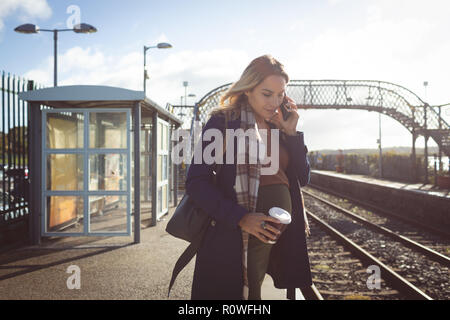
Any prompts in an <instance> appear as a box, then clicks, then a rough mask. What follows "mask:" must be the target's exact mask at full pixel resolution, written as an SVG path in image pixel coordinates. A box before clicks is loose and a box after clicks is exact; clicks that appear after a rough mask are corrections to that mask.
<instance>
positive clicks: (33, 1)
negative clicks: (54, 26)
mask: <svg viewBox="0 0 450 320" xmlns="http://www.w3.org/2000/svg"><path fill="white" fill-rule="evenodd" d="M12 14H18V15H19V19H20V20H21V21H23V22H27V20H33V19H48V18H49V17H50V16H51V15H52V9H51V8H50V6H49V5H48V3H47V1H46V0H1V1H0V31H2V29H3V27H4V23H3V20H4V19H5V18H6V17H8V16H10V15H12Z"/></svg>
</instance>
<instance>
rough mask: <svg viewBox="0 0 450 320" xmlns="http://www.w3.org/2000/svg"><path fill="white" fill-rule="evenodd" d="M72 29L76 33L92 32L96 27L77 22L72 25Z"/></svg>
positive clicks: (95, 30)
mask: <svg viewBox="0 0 450 320" xmlns="http://www.w3.org/2000/svg"><path fill="white" fill-rule="evenodd" d="M73 31H74V32H76V33H94V32H97V29H96V28H95V27H94V26H91V25H90V24H87V23H78V24H76V25H75V26H74V27H73Z"/></svg>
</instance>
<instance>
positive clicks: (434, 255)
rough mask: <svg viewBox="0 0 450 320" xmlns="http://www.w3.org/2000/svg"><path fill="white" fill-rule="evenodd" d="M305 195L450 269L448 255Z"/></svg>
mask: <svg viewBox="0 0 450 320" xmlns="http://www.w3.org/2000/svg"><path fill="white" fill-rule="evenodd" d="M302 191H303V193H305V194H307V195H309V196H311V197H313V198H315V199H317V200H319V201H321V202H323V203H325V204H327V205H328V206H330V207H332V208H333V209H335V210H338V211H339V212H342V213H344V214H345V215H347V216H349V217H351V218H352V219H355V220H357V221H359V222H361V223H362V224H363V225H365V226H367V227H369V228H370V229H372V230H375V231H378V232H380V233H383V234H385V235H387V236H389V237H391V238H392V239H394V240H396V241H398V242H401V243H403V244H404V245H405V246H407V247H408V248H411V249H414V250H416V251H419V252H420V253H422V254H424V255H425V256H427V257H428V258H430V259H432V260H434V261H437V262H439V263H442V264H443V265H445V266H446V267H450V257H447V256H446V255H443V254H441V253H439V252H437V251H435V250H433V249H431V248H428V247H427V246H424V245H423V244H420V243H418V242H416V241H414V240H411V239H409V238H408V237H405V236H402V235H399V234H397V233H395V232H393V231H392V230H390V229H388V228H385V227H382V226H379V225H377V224H375V223H373V222H370V221H369V220H367V219H365V218H363V217H361V216H359V215H357V214H355V213H353V212H351V211H349V210H347V209H344V208H342V207H340V206H338V205H336V204H334V203H332V202H330V201H328V200H325V199H323V198H321V197H319V196H317V195H315V194H312V193H311V192H308V191H306V190H305V189H303V190H302Z"/></svg>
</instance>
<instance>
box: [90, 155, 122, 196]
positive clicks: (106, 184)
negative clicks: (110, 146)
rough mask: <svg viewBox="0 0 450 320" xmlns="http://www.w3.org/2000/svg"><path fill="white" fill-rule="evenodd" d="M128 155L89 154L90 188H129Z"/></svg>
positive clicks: (117, 189)
mask: <svg viewBox="0 0 450 320" xmlns="http://www.w3.org/2000/svg"><path fill="white" fill-rule="evenodd" d="M126 179H127V156H126V155H125V154H110V153H108V154H91V155H90V156H89V190H113V191H114V190H116V191H125V190H127V181H126Z"/></svg>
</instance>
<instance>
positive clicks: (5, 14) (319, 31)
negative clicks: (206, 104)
mask: <svg viewBox="0 0 450 320" xmlns="http://www.w3.org/2000/svg"><path fill="white" fill-rule="evenodd" d="M449 15H450V1H448V0H429V1H422V0H277V1H275V0H272V1H267V0H243V1H235V0H229V1H215V0H210V1H206V0H191V1H181V0H164V1H153V0H147V1H143V0H141V1H140V0H134V1H133V0H129V1H117V0H109V1H106V0H97V1H87V0H86V1H75V0H70V1H65V0H59V1H57V0H33V1H31V0H1V1H0V70H4V71H5V72H9V73H11V74H14V75H17V76H20V77H24V78H26V79H32V80H35V81H36V82H38V83H41V84H43V85H46V86H52V85H53V36H52V34H51V33H49V32H40V33H39V34H32V35H24V34H19V33H16V32H14V31H13V30H14V28H15V27H16V26H18V25H20V24H23V23H33V24H37V25H38V26H39V27H41V28H42V29H54V28H67V27H70V26H71V25H73V23H74V21H79V22H84V23H89V24H91V25H93V26H95V27H96V28H97V29H98V32H96V33H93V34H76V33H73V32H60V33H59V36H58V85H75V84H92V85H108V86H118V87H123V88H127V89H132V90H142V88H143V46H144V45H146V46H154V45H156V44H157V43H159V42H169V43H170V44H172V46H173V48H171V49H164V50H163V49H149V50H148V51H147V66H148V73H149V76H150V79H149V80H147V95H148V96H149V97H150V98H151V99H152V100H154V101H156V102H157V103H158V104H159V105H161V106H165V105H166V103H172V104H180V102H181V96H184V93H185V88H184V87H183V81H188V83H189V86H188V89H187V90H188V92H187V93H188V94H189V93H192V94H195V95H196V97H195V98H188V101H187V102H188V104H193V103H194V102H195V101H198V100H200V99H201V97H203V96H204V95H205V94H207V93H208V92H209V91H210V90H212V89H214V88H216V87H218V86H221V85H223V84H226V83H230V82H234V81H236V80H238V79H239V77H240V75H241V73H242V71H243V70H244V69H245V67H246V66H247V65H248V64H249V63H250V61H251V60H253V59H254V58H256V57H258V56H260V55H263V54H271V55H273V56H274V57H275V58H276V59H278V60H279V61H280V62H281V63H283V64H284V66H285V68H286V71H287V73H288V74H289V76H290V78H291V79H298V80H320V79H340V80H381V81H387V82H392V83H395V84H398V85H401V86H404V87H406V88H408V89H410V90H411V91H413V92H414V93H416V94H417V95H418V96H419V97H421V98H422V99H424V100H425V101H427V102H428V103H429V104H430V105H439V104H445V103H450V90H449V89H450V88H449V84H450V59H449V57H450V41H449V40H448V39H449V37H448V31H449V30H450V19H448V16H449ZM424 81H428V86H427V88H426V89H425V87H424V85H423V83H424ZM299 114H300V121H299V124H298V127H297V129H298V130H300V131H303V132H304V135H305V143H306V144H307V145H308V149H309V150H320V149H351V148H377V147H378V145H377V142H376V141H377V139H378V131H379V129H378V114H377V113H374V112H367V111H346V110H301V111H299ZM443 115H444V118H445V120H446V121H447V122H448V123H449V122H450V108H449V107H445V108H444V109H443ZM381 119H382V124H381V127H382V146H383V147H394V146H409V147H410V146H411V144H412V138H411V134H410V133H409V132H408V131H407V130H406V128H404V127H403V126H402V125H400V124H399V123H398V122H397V121H395V120H393V119H391V118H389V117H387V116H384V115H382V116H381ZM423 145H424V139H423V138H419V139H418V140H417V143H416V146H417V147H423ZM435 145H436V144H435V143H434V142H433V141H432V140H431V139H430V140H429V146H435Z"/></svg>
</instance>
